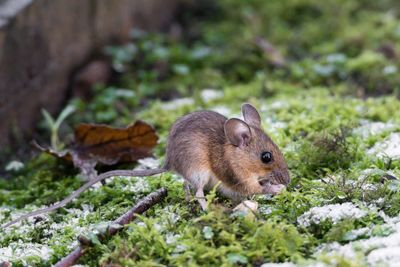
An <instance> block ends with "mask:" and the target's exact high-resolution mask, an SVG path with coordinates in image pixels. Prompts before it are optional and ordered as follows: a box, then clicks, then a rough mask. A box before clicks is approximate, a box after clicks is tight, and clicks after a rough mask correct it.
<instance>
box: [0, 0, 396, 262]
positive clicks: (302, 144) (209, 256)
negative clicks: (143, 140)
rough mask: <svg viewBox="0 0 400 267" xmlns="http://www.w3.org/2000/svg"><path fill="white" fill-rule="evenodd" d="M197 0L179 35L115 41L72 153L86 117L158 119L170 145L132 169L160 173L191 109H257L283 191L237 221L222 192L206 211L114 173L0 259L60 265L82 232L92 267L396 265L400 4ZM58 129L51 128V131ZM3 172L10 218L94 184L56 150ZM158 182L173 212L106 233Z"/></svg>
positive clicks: (29, 230)
mask: <svg viewBox="0 0 400 267" xmlns="http://www.w3.org/2000/svg"><path fill="white" fill-rule="evenodd" d="M201 2H202V3H201V4H198V5H196V6H190V7H188V8H187V10H186V12H182V14H181V15H180V17H179V18H178V22H179V24H177V25H175V28H174V30H171V32H170V33H165V34H150V33H146V32H142V31H138V30H135V31H133V32H132V42H131V43H129V44H126V45H123V46H114V47H107V48H105V49H104V53H105V54H106V55H108V56H110V57H111V59H112V67H113V69H114V71H115V73H116V74H117V76H118V78H117V79H115V81H113V82H112V83H110V84H106V85H97V86H95V87H94V88H93V89H92V90H93V97H92V98H91V100H90V101H84V100H82V99H78V98H74V99H71V101H70V102H69V103H68V105H67V106H68V107H73V108H74V110H75V112H74V113H73V114H72V115H70V116H69V117H68V118H66V119H65V120H64V122H63V124H62V126H61V127H60V128H59V129H57V133H58V135H59V136H60V139H61V141H62V142H63V143H64V144H67V141H66V140H69V139H70V138H71V135H72V132H73V131H72V128H73V126H74V125H76V124H78V123H80V122H90V123H104V124H108V125H113V126H120V127H121V126H126V125H129V124H130V123H132V122H133V121H135V120H137V119H140V120H143V121H146V122H148V123H149V124H151V125H153V126H154V127H155V129H156V131H157V133H158V135H159V137H160V140H159V144H158V145H157V147H156V150H155V153H154V154H155V157H154V158H146V159H142V160H139V162H138V163H137V164H136V165H133V166H134V167H139V168H155V167H158V166H161V165H162V163H163V160H164V157H165V145H166V144H165V142H166V138H167V133H168V130H169V127H170V126H171V125H172V124H173V122H174V121H175V120H176V119H177V118H178V117H179V116H181V115H183V114H186V113H188V112H191V111H195V110H201V109H210V110H215V111H217V112H220V113H222V114H223V115H225V116H227V117H240V116H241V114H240V106H241V104H242V103H244V102H249V103H252V104H253V105H254V106H256V107H257V108H258V110H259V111H260V114H261V117H262V125H263V128H264V130H265V131H266V132H267V133H268V135H269V136H270V137H271V138H272V139H273V140H274V142H275V143H276V144H277V145H278V146H279V147H280V148H281V150H282V152H283V154H284V156H285V159H286V161H287V163H288V166H289V169H290V174H291V177H292V182H291V183H290V185H289V186H288V188H287V190H286V191H285V192H283V193H282V194H280V195H277V196H274V197H271V196H267V195H266V196H254V197H252V199H253V200H255V201H257V202H258V204H259V207H258V210H257V212H256V213H255V214H253V213H247V214H246V213H240V212H239V213H238V212H236V213H227V212H225V209H224V208H223V207H233V204H232V203H231V202H230V201H229V200H228V199H225V198H223V197H222V196H220V195H218V194H216V195H215V194H213V193H211V194H208V202H209V204H210V206H209V210H208V211H206V212H203V211H201V209H200V207H199V205H198V203H197V202H195V201H193V202H190V203H188V202H186V201H185V194H184V190H183V179H182V178H181V177H179V176H177V175H175V174H172V173H164V174H160V175H156V176H153V177H146V178H140V177H114V178H112V179H109V180H108V181H107V183H106V185H101V184H97V185H96V186H94V187H92V188H91V189H89V190H88V191H86V192H85V193H83V194H82V195H81V196H80V197H78V198H77V199H76V200H74V201H73V202H71V203H70V204H68V205H67V206H66V207H64V208H61V209H59V210H58V211H56V212H52V213H50V214H47V215H45V216H42V217H41V218H32V219H28V220H25V221H22V222H20V223H18V224H16V225H15V226H11V227H9V228H7V229H0V262H2V261H8V262H12V263H14V265H15V266H50V265H51V264H54V263H55V262H57V261H58V260H60V259H61V258H62V257H64V256H65V255H67V254H68V253H70V252H71V251H72V249H73V248H74V247H75V246H76V245H77V244H78V241H77V237H78V236H79V235H80V234H85V235H87V236H88V237H90V238H91V240H92V241H93V243H94V245H93V247H92V248H91V249H90V250H89V251H88V253H87V254H86V255H85V256H84V257H82V259H81V260H80V261H79V263H80V264H82V265H87V266H97V265H101V266H264V267H265V266H399V265H398V264H399V262H400V254H399V253H398V251H400V101H399V95H400V87H399V85H400V73H399V68H400V63H399V62H400V61H399V57H400V14H399V10H400V9H399V8H398V3H397V1H379V2H376V3H372V1H362V0H349V1H335V0H328V1H317V0H290V1H286V2H285V4H282V3H280V2H279V1H263V0H252V1H240V0H222V1H219V2H218V3H219V4H218V5H216V4H215V3H214V2H213V1H201ZM179 25H183V26H184V27H183V28H180V26H179ZM47 129H48V127H47V126H46V123H45V120H43V122H42V123H41V127H40V129H39V130H40V131H41V132H43V133H46V131H47ZM43 136H49V134H48V133H46V134H44V135H43ZM118 167H119V168H120V166H118ZM125 167H131V166H125ZM6 168H7V170H8V173H9V174H10V176H11V179H10V178H7V179H0V223H1V224H3V223H5V222H7V221H10V220H11V219H13V218H16V217H18V216H19V215H21V214H23V213H26V212H28V211H32V210H35V209H37V208H40V207H44V206H48V205H50V204H51V203H54V202H56V201H59V200H61V199H63V198H64V197H65V196H67V195H68V194H69V193H71V192H72V191H73V190H75V189H76V188H78V187H79V186H80V185H81V184H82V183H83V181H82V179H81V178H80V176H79V175H78V174H77V171H76V170H75V169H73V167H71V165H68V164H65V163H63V162H62V161H60V160H58V159H55V158H54V157H52V156H50V155H48V154H45V153H42V154H39V155H37V156H36V157H34V158H32V159H30V160H26V161H23V162H21V160H19V159H13V160H12V161H10V162H9V163H8V164H7V167H6ZM116 168H117V167H116ZM160 187H165V188H167V189H168V192H169V193H168V197H167V198H166V199H165V200H164V201H163V202H162V203H159V204H157V205H156V206H155V207H153V208H152V209H150V210H149V211H148V212H146V213H145V214H144V215H143V216H139V218H137V219H136V220H134V221H133V222H131V223H130V224H129V225H128V226H126V227H125V228H124V229H123V230H122V231H120V233H118V234H117V235H115V236H113V237H111V238H108V239H106V240H102V241H100V240H98V239H96V237H95V235H94V233H96V232H98V231H100V229H104V227H107V223H108V222H110V221H112V220H114V219H116V218H117V217H118V216H120V215H121V214H123V213H124V212H126V211H127V210H128V209H129V208H130V207H132V206H133V205H134V203H135V202H136V201H138V200H139V199H140V198H142V197H144V196H145V195H147V194H149V193H150V192H153V191H155V190H157V189H158V188H160Z"/></svg>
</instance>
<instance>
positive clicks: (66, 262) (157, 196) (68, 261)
mask: <svg viewBox="0 0 400 267" xmlns="http://www.w3.org/2000/svg"><path fill="white" fill-rule="evenodd" d="M166 196H167V189H165V188H160V189H158V190H157V191H156V192H153V193H151V194H150V195H148V196H146V197H145V198H143V199H141V200H140V201H139V202H138V203H137V204H136V205H135V206H134V207H133V208H132V209H130V210H129V211H128V212H126V213H125V214H123V215H121V216H120V217H119V218H118V219H116V220H114V221H113V222H112V223H111V225H112V224H119V225H125V224H128V223H129V222H131V221H132V220H133V219H134V218H135V217H136V214H141V213H143V212H145V211H146V210H148V209H150V208H151V207H152V206H154V205H155V204H157V203H159V202H160V201H161V200H163V199H164V198H165V197H166ZM118 230H119V228H114V227H109V228H108V231H107V234H108V236H113V235H115V234H116V233H117V232H118ZM100 236H101V234H98V237H100ZM101 238H103V236H101ZM86 249H87V247H85V246H84V245H82V244H81V245H79V246H78V247H77V248H75V249H74V251H72V252H71V253H70V254H69V255H68V256H66V257H65V258H63V259H62V260H60V261H59V262H57V263H56V264H55V265H54V266H55V267H67V266H71V265H73V264H74V263H75V262H76V261H77V260H78V259H79V258H80V257H81V256H82V255H83V254H84V253H85V252H86Z"/></svg>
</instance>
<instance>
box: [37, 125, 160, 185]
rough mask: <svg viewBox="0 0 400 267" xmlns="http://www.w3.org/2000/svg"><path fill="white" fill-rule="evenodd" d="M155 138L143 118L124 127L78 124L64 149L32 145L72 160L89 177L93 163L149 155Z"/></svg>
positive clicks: (151, 129) (154, 133) (93, 171)
mask: <svg viewBox="0 0 400 267" xmlns="http://www.w3.org/2000/svg"><path fill="white" fill-rule="evenodd" d="M157 140H158V136H157V134H156V132H155V130H154V128H153V127H151V126H150V125H149V124H147V123H145V122H143V121H136V122H135V123H134V124H132V125H131V126H128V127H126V128H112V127H110V126H107V125H98V124H80V125H78V126H77V127H76V128H75V143H74V144H73V147H72V148H71V149H67V150H64V151H55V150H54V149H52V148H45V147H42V146H40V145H39V144H38V143H36V142H35V141H34V142H32V145H33V146H34V147H35V148H37V149H39V150H40V151H42V152H45V153H48V154H50V155H53V156H55V157H57V158H60V159H63V160H66V161H69V162H73V164H74V166H75V167H77V168H79V169H80V170H81V172H82V174H83V175H85V176H86V177H89V178H93V177H94V176H96V175H97V173H96V170H95V167H96V165H97V163H102V164H105V165H113V164H117V163H126V162H134V161H136V160H138V159H141V158H145V157H149V156H151V155H152V149H153V148H154V146H155V145H156V144H157Z"/></svg>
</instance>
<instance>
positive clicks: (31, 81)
mask: <svg viewBox="0 0 400 267" xmlns="http://www.w3.org/2000/svg"><path fill="white" fill-rule="evenodd" d="M178 1H179V0H115V1H111V0H0V151H1V150H2V147H4V146H5V145H7V144H8V143H9V141H10V136H11V135H13V134H15V133H24V134H29V132H30V131H32V129H33V128H34V126H35V124H36V123H37V121H38V119H39V118H40V117H41V114H40V109H41V108H45V109H46V110H49V111H50V112H54V111H56V110H58V109H59V107H60V105H61V104H62V103H63V101H65V97H66V94H67V92H66V89H67V85H68V80H69V78H70V74H71V71H72V70H74V69H76V67H77V66H79V65H81V64H82V63H83V62H85V61H86V60H87V59H88V57H89V56H90V54H91V53H92V52H93V51H94V50H95V49H96V48H99V47H101V46H103V45H105V44H107V43H110V42H123V41H124V40H127V38H128V33H129V31H130V30H131V29H132V28H134V27H138V28H142V29H146V30H160V29H162V28H166V26H167V25H168V24H169V22H170V21H171V19H172V17H173V15H174V11H175V10H176V7H177V4H178Z"/></svg>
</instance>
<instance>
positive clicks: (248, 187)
mask: <svg viewBox="0 0 400 267" xmlns="http://www.w3.org/2000/svg"><path fill="white" fill-rule="evenodd" d="M242 113H243V117H244V121H243V120H240V119H236V118H232V119H228V120H227V121H226V122H225V126H224V129H225V135H226V138H227V140H228V144H227V146H226V149H225V155H226V156H227V157H228V158H229V161H230V165H231V167H232V170H233V172H234V173H235V176H236V177H237V179H240V180H241V184H242V186H243V187H244V190H245V191H246V192H244V193H246V194H249V195H251V194H263V193H271V194H277V193H279V192H280V191H281V190H282V189H283V188H284V187H285V186H286V185H287V184H288V183H289V182H290V177H289V172H288V167H287V164H286V162H285V159H284V157H283V155H282V153H281V151H280V150H279V148H278V146H277V145H276V144H275V143H274V142H273V141H272V140H271V138H270V137H269V136H268V135H267V134H265V133H264V131H263V130H262V128H261V117H260V114H259V113H258V111H257V110H256V109H255V108H254V107H253V106H252V105H250V104H243V105H242Z"/></svg>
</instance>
